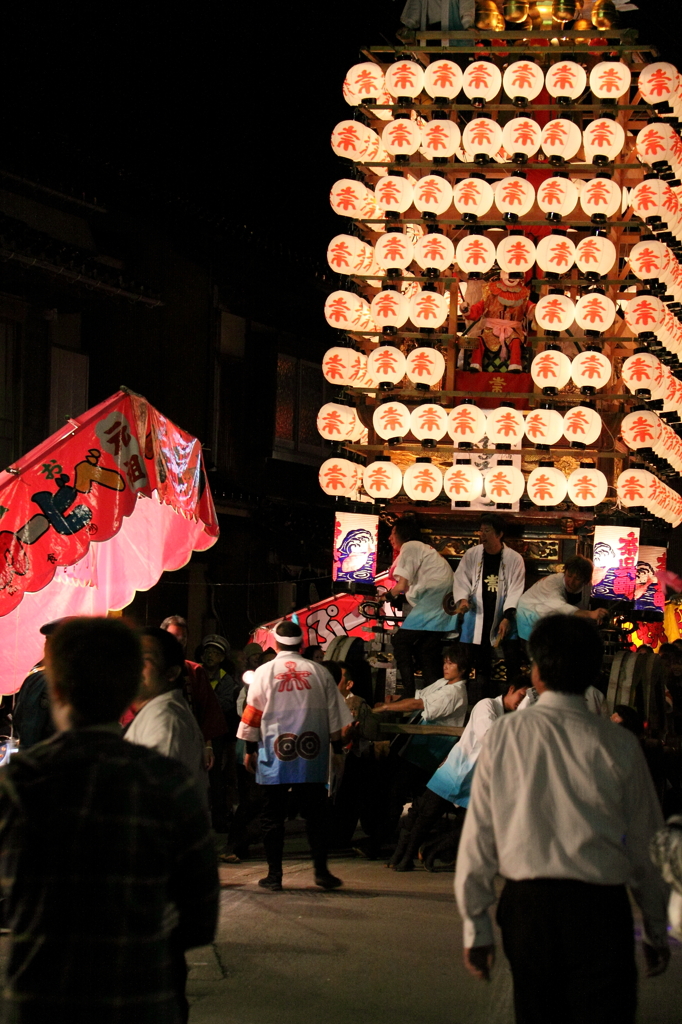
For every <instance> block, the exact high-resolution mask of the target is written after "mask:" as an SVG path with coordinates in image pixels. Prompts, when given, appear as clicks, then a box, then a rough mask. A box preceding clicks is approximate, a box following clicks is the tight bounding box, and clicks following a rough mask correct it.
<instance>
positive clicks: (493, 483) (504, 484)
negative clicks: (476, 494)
mask: <svg viewBox="0 0 682 1024" xmlns="http://www.w3.org/2000/svg"><path fill="white" fill-rule="evenodd" d="M486 490H487V491H488V492H489V493H490V494H492V495H494V496H495V497H498V498H502V497H504V495H505V494H511V489H510V480H509V477H508V476H507V475H506V474H505V473H504V472H502V471H500V472H497V473H493V474H492V475H491V476H489V477H488V480H487V487H486Z"/></svg>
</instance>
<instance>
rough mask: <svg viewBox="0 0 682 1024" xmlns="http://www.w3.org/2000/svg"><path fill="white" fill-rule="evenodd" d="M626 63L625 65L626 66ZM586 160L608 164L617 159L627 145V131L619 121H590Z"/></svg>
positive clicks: (608, 119)
mask: <svg viewBox="0 0 682 1024" xmlns="http://www.w3.org/2000/svg"><path fill="white" fill-rule="evenodd" d="M624 66H625V65H623V67H624ZM583 145H584V147H585V160H586V161H587V162H588V163H594V164H607V163H609V161H611V160H615V159H616V157H617V156H618V154H619V153H620V152H621V151H622V149H623V146H624V145H625V132H624V130H623V128H622V127H621V125H619V124H618V122H617V121H612V120H611V119H610V118H608V117H598V118H596V119H595V120H594V121H590V123H589V124H588V126H587V128H586V129H585V131H584V132H583Z"/></svg>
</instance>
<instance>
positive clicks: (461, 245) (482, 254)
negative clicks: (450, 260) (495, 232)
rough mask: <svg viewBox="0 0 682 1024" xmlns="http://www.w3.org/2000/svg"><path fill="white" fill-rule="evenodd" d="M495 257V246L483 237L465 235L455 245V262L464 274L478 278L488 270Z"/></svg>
mask: <svg viewBox="0 0 682 1024" xmlns="http://www.w3.org/2000/svg"><path fill="white" fill-rule="evenodd" d="M495 255H496V250H495V246H494V244H493V242H491V240H490V239H489V238H487V237H486V236H485V235H467V237H466V238H462V239H461V240H460V241H459V242H458V243H457V248H456V249H455V262H456V263H457V266H458V267H459V269H460V270H462V271H463V272H464V273H465V274H467V273H468V274H469V275H471V274H472V273H476V274H478V275H479V276H480V275H481V274H484V273H486V271H488V270H490V268H491V267H492V265H493V263H494V262H495Z"/></svg>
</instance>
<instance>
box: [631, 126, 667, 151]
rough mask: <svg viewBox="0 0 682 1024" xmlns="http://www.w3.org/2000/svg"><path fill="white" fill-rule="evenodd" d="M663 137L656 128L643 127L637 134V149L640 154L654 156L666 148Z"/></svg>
mask: <svg viewBox="0 0 682 1024" xmlns="http://www.w3.org/2000/svg"><path fill="white" fill-rule="evenodd" d="M666 148H667V147H666V144H665V139H664V138H663V136H662V135H661V133H660V132H659V131H657V129H656V128H654V127H650V128H645V129H644V131H641V132H639V134H638V135H637V149H638V150H639V151H640V152H641V154H642V156H656V154H657V153H663V152H665V149H666Z"/></svg>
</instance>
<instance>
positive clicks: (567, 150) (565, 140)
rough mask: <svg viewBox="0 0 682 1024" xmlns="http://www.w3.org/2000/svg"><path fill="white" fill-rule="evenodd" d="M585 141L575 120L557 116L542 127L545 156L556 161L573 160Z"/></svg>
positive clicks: (541, 137) (541, 138) (542, 146)
mask: <svg viewBox="0 0 682 1024" xmlns="http://www.w3.org/2000/svg"><path fill="white" fill-rule="evenodd" d="M582 142H583V136H582V132H581V131H580V128H578V126H577V124H574V123H573V121H567V120H566V118H564V117H557V118H555V119H554V120H552V121H548V122H547V124H546V125H545V127H544V128H543V129H542V135H541V136H540V146H541V148H542V152H543V153H544V154H545V156H548V157H549V158H550V160H551V161H552V162H554V163H556V162H559V163H562V162H563V161H564V160H572V159H573V157H574V156H575V155H576V153H577V152H578V150H579V149H580V147H581V145H582Z"/></svg>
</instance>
